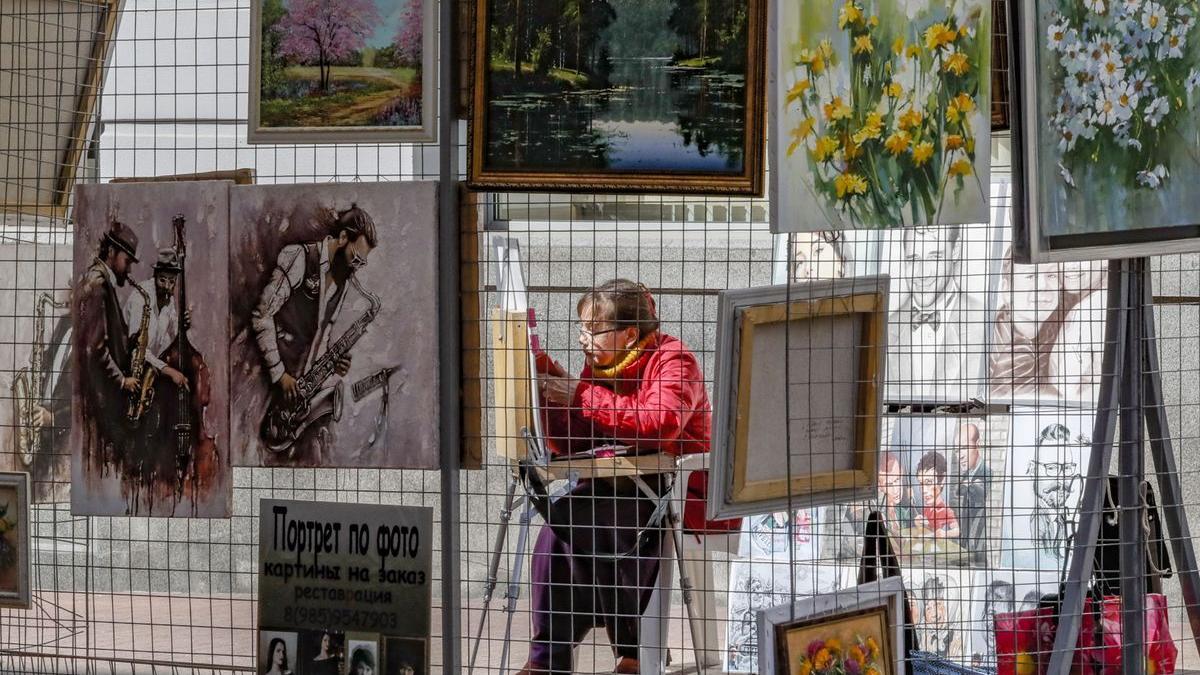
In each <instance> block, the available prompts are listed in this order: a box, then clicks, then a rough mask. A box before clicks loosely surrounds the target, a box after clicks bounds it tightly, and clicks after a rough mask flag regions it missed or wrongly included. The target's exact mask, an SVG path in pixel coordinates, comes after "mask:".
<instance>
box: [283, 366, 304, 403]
mask: <svg viewBox="0 0 1200 675" xmlns="http://www.w3.org/2000/svg"><path fill="white" fill-rule="evenodd" d="M279 390H280V391H282V392H283V400H284V401H286V402H288V403H295V402H296V399H298V398H300V388H299V387H298V386H296V378H294V377H292V376H291V375H289V374H287V373H284V374H283V377H281V378H279Z"/></svg>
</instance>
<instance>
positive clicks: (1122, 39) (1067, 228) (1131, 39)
mask: <svg viewBox="0 0 1200 675" xmlns="http://www.w3.org/2000/svg"><path fill="white" fill-rule="evenodd" d="M1010 4H1011V5H1012V8H1013V11H1014V16H1013V22H1012V25H1013V27H1014V28H1015V30H1014V31H1013V34H1014V36H1015V39H1016V44H1015V50H1014V51H1015V54H1016V65H1017V67H1016V69H1014V71H1013V77H1012V83H1013V86H1012V95H1013V99H1014V101H1013V105H1012V107H1011V110H1012V114H1013V116H1014V119H1013V125H1012V128H1013V172H1014V182H1015V186H1016V190H1015V194H1014V196H1015V202H1014V204H1015V206H1016V216H1015V219H1014V220H1015V222H1014V237H1013V239H1014V245H1015V253H1016V258H1017V262H1025V263H1028V262H1066V261H1080V260H1096V259H1104V258H1132V257H1139V256H1147V255H1157V254H1165V253H1185V252H1191V251H1198V250H1200V190H1196V187H1195V186H1196V182H1197V180H1198V179H1200V153H1198V152H1197V150H1196V148H1197V147H1200V114H1197V113H1198V108H1200V90H1198V88H1200V21H1198V20H1197V16H1196V8H1195V6H1194V5H1192V4H1189V3H1183V2H1165V3H1159V2H1154V1H1153V0H1128V1H1125V2H1109V3H1105V2H1082V3H1080V2H1074V1H1073V0H1038V1H1036V2H1035V0H1013V2H1011V3H1010Z"/></svg>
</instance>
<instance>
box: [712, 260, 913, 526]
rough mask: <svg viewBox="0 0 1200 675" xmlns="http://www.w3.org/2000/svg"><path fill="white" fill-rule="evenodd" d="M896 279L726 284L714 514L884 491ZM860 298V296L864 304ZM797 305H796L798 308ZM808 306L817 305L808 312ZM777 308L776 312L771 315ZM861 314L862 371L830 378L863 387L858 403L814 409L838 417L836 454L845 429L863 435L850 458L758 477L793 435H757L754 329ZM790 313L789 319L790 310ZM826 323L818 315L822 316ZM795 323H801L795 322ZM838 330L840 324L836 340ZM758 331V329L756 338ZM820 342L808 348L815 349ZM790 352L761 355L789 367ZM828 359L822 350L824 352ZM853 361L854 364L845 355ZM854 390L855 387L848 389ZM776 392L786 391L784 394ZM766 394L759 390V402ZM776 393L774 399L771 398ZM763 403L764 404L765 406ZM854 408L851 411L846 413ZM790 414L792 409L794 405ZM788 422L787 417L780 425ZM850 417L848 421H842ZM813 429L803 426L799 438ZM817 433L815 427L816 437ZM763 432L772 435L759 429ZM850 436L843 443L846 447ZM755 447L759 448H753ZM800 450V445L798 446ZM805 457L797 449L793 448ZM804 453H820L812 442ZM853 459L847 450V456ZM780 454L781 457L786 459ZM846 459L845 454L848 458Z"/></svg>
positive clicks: (858, 361)
mask: <svg viewBox="0 0 1200 675" xmlns="http://www.w3.org/2000/svg"><path fill="white" fill-rule="evenodd" d="M889 284H890V280H889V278H888V277H887V276H886V275H873V276H868V277H856V278H849V279H837V280H820V281H813V282H809V283H805V284H795V285H791V286H788V285H777V286H763V287H756V288H745V289H735V290H727V291H722V292H721V293H720V295H719V300H718V309H717V350H716V351H717V356H716V361H717V363H716V378H715V380H714V382H713V399H714V405H713V411H714V414H713V417H714V423H713V430H714V432H713V436H712V462H711V466H712V469H711V471H712V480H711V481H710V486H709V497H708V517H709V518H712V519H725V518H735V517H741V516H748V515H754V514H759V513H767V512H771V511H786V510H788V506H789V503H791V505H792V506H793V507H798V506H804V507H811V506H820V505H825V504H833V503H842V502H848V501H854V500H858V499H865V498H869V497H872V496H874V495H875V493H876V490H877V481H878V477H877V472H878V466H877V461H878V453H879V445H880V426H881V413H882V410H883V390H884V378H885V373H886V372H887V371H886V365H885V360H886V356H887V354H886V352H887V307H888V289H889ZM856 303H857V304H856ZM789 307H790V309H789ZM802 313H808V314H802ZM768 315H773V316H768ZM851 315H853V316H855V317H859V318H861V320H862V321H861V323H859V324H856V329H855V330H857V331H858V332H857V335H858V336H859V344H858V345H857V346H856V349H859V348H861V349H862V350H863V351H862V353H861V356H855V357H854V360H853V361H852V363H851V364H849V366H848V367H852V368H856V369H857V370H856V372H855V374H854V375H853V376H850V375H845V374H843V375H842V376H840V377H839V376H838V375H837V374H831V376H830V379H829V381H828V383H829V384H830V385H831V387H830V389H831V391H832V385H837V384H841V385H846V384H849V385H851V386H852V387H853V396H854V401H855V404H854V406H853V410H845V411H836V413H837V416H836V418H833V417H825V418H822V417H818V416H817V415H813V416H812V417H810V420H814V421H815V420H820V419H832V423H831V424H830V425H829V428H830V429H831V431H830V432H829V438H828V439H827V441H828V446H829V447H828V448H827V449H826V450H825V451H823V452H825V453H827V456H832V455H834V454H835V452H840V450H837V451H835V448H834V443H835V442H836V438H835V433H836V431H835V429H841V430H844V431H846V432H848V433H851V434H852V435H853V439H847V440H849V441H850V442H852V443H853V445H852V453H853V456H852V457H850V458H848V459H849V466H844V467H843V468H840V469H838V468H828V469H818V470H815V471H813V470H810V469H812V467H809V466H805V465H804V463H803V461H801V462H800V463H799V464H795V465H793V467H792V469H793V473H792V475H791V476H785V477H783V478H778V479H771V480H758V479H753V478H752V477H749V475H748V474H747V472H746V467H747V466H750V465H751V464H754V463H755V461H756V458H757V461H762V458H770V457H776V458H778V457H779V456H784V455H785V454H786V453H785V451H784V449H783V443H784V438H785V436H786V435H785V434H773V435H772V436H770V437H769V438H774V439H778V443H761V442H760V443H755V444H752V443H750V442H749V439H750V427H751V419H750V417H751V416H750V410H751V407H750V405H749V401H750V397H751V394H752V393H753V390H754V387H753V386H751V380H750V377H749V373H750V372H751V367H752V365H753V363H752V361H750V360H749V359H751V358H755V355H754V351H755V350H754V345H753V339H752V335H753V332H754V331H755V330H757V328H756V327H755V326H756V325H759V324H763V323H772V322H776V323H782V322H786V323H788V324H791V323H793V322H805V321H807V318H815V319H818V320H820V319H829V318H838V317H841V316H851ZM784 317H786V318H784ZM806 317H807V318H806ZM813 323H817V322H813ZM786 330H788V331H791V330H792V328H791V326H790V325H789V326H788V327H787V329H786ZM832 335H833V334H832V333H830V339H831V346H832V340H833V339H834V338H833V337H832ZM748 336H749V337H748ZM811 346H812V345H811V344H810V345H808V346H807V347H806V351H807V352H809V353H812V352H811V349H810V348H811ZM782 357H783V355H782V354H759V355H757V358H760V359H770V360H771V362H772V363H776V364H777V365H780V366H782V364H783V363H784V360H783V358H782ZM818 358H819V357H818ZM843 366H846V364H843ZM841 393H842V394H843V395H844V394H845V393H846V392H845V391H844V390H843V391H841ZM776 398H779V397H777V396H776ZM762 400H763V399H761V398H760V399H759V403H761V402H762ZM768 400H769V399H768ZM760 411H761V408H760ZM846 413H848V414H846ZM784 417H791V415H789V414H784ZM784 425H785V422H784V421H783V420H781V421H780V429H783V428H784ZM839 425H840V426H839ZM804 435H805V432H803V431H797V433H796V434H794V435H793V436H792V439H793V440H796V439H797V438H798V437H800V436H804ZM808 437H809V439H810V440H811V434H810V435H809V436H808ZM758 440H759V441H762V440H764V439H763V437H762V436H758ZM845 445H846V442H843V446H845ZM752 453H753V455H754V457H751V456H750V455H751V454H752ZM793 453H795V450H793ZM793 456H795V454H793ZM800 456H801V457H809V458H811V457H814V456H818V455H817V453H816V452H814V451H812V449H811V447H810V449H809V451H808V452H807V453H802V454H801V455H800ZM843 459H847V458H843ZM776 461H778V459H776ZM842 464H843V465H845V464H846V462H845V461H843V462H842Z"/></svg>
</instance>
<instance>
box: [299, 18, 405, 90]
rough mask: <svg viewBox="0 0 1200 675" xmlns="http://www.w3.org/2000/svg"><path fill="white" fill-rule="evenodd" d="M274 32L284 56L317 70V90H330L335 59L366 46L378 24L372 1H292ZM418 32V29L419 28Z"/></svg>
mask: <svg viewBox="0 0 1200 675" xmlns="http://www.w3.org/2000/svg"><path fill="white" fill-rule="evenodd" d="M287 4H288V12H287V14H284V15H283V19H282V20H281V21H280V22H279V25H278V28H277V30H279V32H280V33H282V34H283V39H282V40H280V44H279V49H280V51H281V52H282V53H283V55H284V56H285V57H291V58H293V59H295V60H296V61H298V62H300V63H303V64H307V65H313V64H315V65H316V66H317V68H318V69H319V71H320V84H319V88H320V90H321V92H322V93H326V92H328V91H329V72H330V69H331V66H332V65H333V62H334V61H335V60H342V59H345V58H346V57H347V56H350V55H351V54H353V53H354V52H357V51H361V50H362V48H363V47H365V46H366V45H367V37H368V36H369V35H370V32H371V30H372V28H373V27H374V26H375V25H376V24H378V23H379V20H380V17H379V10H378V9H376V7H375V2H374V1H373V0H291V2H289V3H287ZM418 30H419V26H418Z"/></svg>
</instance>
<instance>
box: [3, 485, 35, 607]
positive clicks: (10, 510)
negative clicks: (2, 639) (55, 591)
mask: <svg viewBox="0 0 1200 675" xmlns="http://www.w3.org/2000/svg"><path fill="white" fill-rule="evenodd" d="M29 525H30V523H29V474H27V473H0V607H13V608H16V609H27V608H28V607H29V598H30V592H29V585H30V574H29V572H30V569H32V566H31V565H30V559H29Z"/></svg>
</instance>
